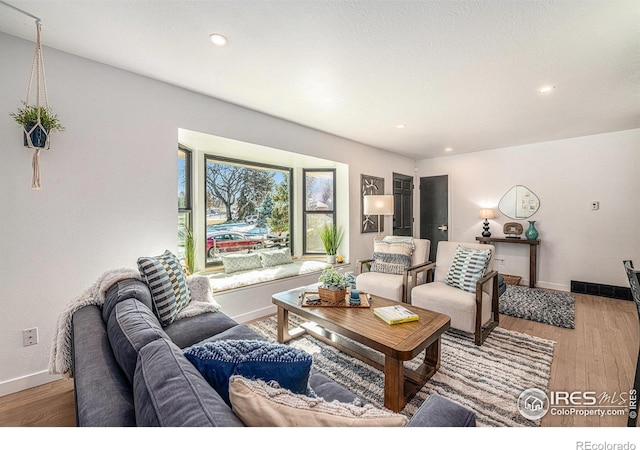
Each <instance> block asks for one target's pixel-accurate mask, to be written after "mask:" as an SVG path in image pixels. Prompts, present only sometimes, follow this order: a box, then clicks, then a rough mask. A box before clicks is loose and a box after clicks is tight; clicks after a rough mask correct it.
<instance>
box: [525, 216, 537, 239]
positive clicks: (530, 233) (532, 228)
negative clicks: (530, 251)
mask: <svg viewBox="0 0 640 450" xmlns="http://www.w3.org/2000/svg"><path fill="white" fill-rule="evenodd" d="M524 235H525V236H526V237H527V239H529V240H532V241H534V240H536V239H538V230H536V221H535V220H529V228H527V231H525V232H524Z"/></svg>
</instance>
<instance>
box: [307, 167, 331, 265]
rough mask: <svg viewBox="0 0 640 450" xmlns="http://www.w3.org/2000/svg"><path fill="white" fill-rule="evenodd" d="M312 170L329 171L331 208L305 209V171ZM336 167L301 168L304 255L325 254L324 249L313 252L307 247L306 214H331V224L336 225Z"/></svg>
mask: <svg viewBox="0 0 640 450" xmlns="http://www.w3.org/2000/svg"><path fill="white" fill-rule="evenodd" d="M310 172H311V173H312V172H328V173H331V174H332V175H331V177H332V180H333V188H332V194H333V197H332V209H331V210H308V209H307V173H310ZM336 185H337V182H336V169H335V168H320V169H306V168H305V169H302V248H303V254H305V255H326V254H327V252H326V251H322V252H314V251H310V250H309V249H308V245H307V244H308V242H307V216H308V215H320V214H322V215H331V217H332V220H333V225H334V226H337V222H336V220H337V214H336V198H337V195H336Z"/></svg>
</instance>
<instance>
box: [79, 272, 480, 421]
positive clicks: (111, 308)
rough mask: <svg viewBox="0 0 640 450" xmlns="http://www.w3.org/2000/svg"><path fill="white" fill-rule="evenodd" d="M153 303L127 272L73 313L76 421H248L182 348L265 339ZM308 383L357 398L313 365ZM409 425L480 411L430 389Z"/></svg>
mask: <svg viewBox="0 0 640 450" xmlns="http://www.w3.org/2000/svg"><path fill="white" fill-rule="evenodd" d="M151 302H152V300H151V294H150V292H149V289H148V288H147V285H146V284H144V283H143V282H141V281H140V280H136V279H126V280H122V281H120V282H118V283H116V284H115V285H114V286H112V287H111V289H110V290H109V291H108V292H107V294H106V297H105V302H104V304H103V305H102V306H101V307H99V306H93V305H92V306H85V307H83V308H81V309H79V310H78V311H76V312H75V313H74V314H73V318H72V343H71V345H72V358H73V361H72V363H73V372H74V384H75V400H76V418H77V425H78V426H82V427H109V426H111V427H125V426H171V427H176V426H222V427H231V426H243V424H242V422H241V421H240V420H239V419H238V418H237V417H236V416H235V414H234V413H233V411H232V410H231V408H230V407H229V406H228V405H227V404H226V403H225V402H224V400H222V397H220V395H218V393H217V392H216V391H215V390H214V389H213V388H212V387H211V386H210V385H209V384H208V383H207V381H205V379H204V378H203V377H202V376H201V374H200V373H199V372H198V370H197V369H196V368H195V367H194V366H193V365H192V364H191V362H189V360H188V359H187V358H186V357H185V356H184V355H183V350H182V349H184V348H186V347H189V346H192V345H194V344H198V343H201V342H204V341H209V340H220V339H263V338H262V337H261V336H260V335H258V334H257V333H255V332H254V331H253V330H251V329H250V328H248V327H247V326H244V325H240V324H238V323H237V322H235V321H234V320H233V319H231V318H230V317H228V316H226V315H225V314H224V313H222V312H216V313H206V314H201V315H198V316H194V317H189V318H184V319H180V320H177V321H175V322H173V323H171V324H170V325H168V326H167V327H164V328H163V327H162V326H161V325H160V323H159V321H158V320H157V318H156V316H155V315H154V313H153V312H152V306H151ZM309 384H310V386H311V388H312V389H313V390H314V391H315V393H316V394H317V395H318V396H320V397H323V398H325V399H326V400H328V401H332V400H338V401H342V402H352V401H353V400H354V398H355V396H354V394H352V393H351V392H350V391H348V390H347V389H345V388H344V387H342V386H341V385H339V384H337V383H336V382H334V381H332V380H330V379H329V378H327V377H326V376H324V375H322V374H320V373H317V372H313V370H312V374H311V376H310V379H309ZM407 426H475V415H474V414H473V413H472V412H471V411H469V410H467V409H465V408H463V407H461V406H460V405H458V404H456V403H453V402H451V401H449V400H447V399H445V398H443V397H440V396H438V395H431V396H430V397H429V398H428V399H427V400H426V401H425V402H424V403H423V405H422V406H421V408H420V409H419V410H418V411H417V413H416V414H415V415H414V416H413V417H412V419H411V420H410V421H409V423H408V424H407Z"/></svg>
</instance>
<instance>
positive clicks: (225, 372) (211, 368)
mask: <svg viewBox="0 0 640 450" xmlns="http://www.w3.org/2000/svg"><path fill="white" fill-rule="evenodd" d="M184 355H185V356H186V357H187V359H188V360H189V361H191V363H192V364H193V365H194V366H195V367H196V368H197V369H198V370H199V371H200V373H201V374H202V376H203V377H204V379H205V380H207V382H209V384H210V385H211V387H213V388H214V389H215V390H216V391H217V392H218V394H220V396H221V397H222V398H223V399H224V401H225V402H227V404H228V405H229V406H231V401H230V400H229V378H231V376H232V375H242V376H243V377H245V378H251V379H261V380H264V381H267V382H269V381H275V382H277V383H278V385H279V386H280V387H282V388H285V389H289V390H290V391H292V392H294V393H296V394H307V389H308V385H309V371H310V370H311V364H312V363H313V358H312V356H311V355H310V354H309V353H307V352H305V351H303V350H299V349H296V348H293V347H289V346H288V345H284V344H275V343H271V342H267V341H259V340H220V341H212V342H206V343H204V344H200V345H194V346H193V347H190V348H188V349H187V350H185V352H184Z"/></svg>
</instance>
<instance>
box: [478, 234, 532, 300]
mask: <svg viewBox="0 0 640 450" xmlns="http://www.w3.org/2000/svg"><path fill="white" fill-rule="evenodd" d="M476 241H478V242H481V243H483V244H490V243H492V242H508V243H509V244H527V245H529V287H530V288H533V287H536V266H537V261H538V245H540V239H510V238H494V237H479V236H478V237H476Z"/></svg>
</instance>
